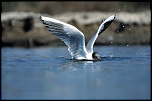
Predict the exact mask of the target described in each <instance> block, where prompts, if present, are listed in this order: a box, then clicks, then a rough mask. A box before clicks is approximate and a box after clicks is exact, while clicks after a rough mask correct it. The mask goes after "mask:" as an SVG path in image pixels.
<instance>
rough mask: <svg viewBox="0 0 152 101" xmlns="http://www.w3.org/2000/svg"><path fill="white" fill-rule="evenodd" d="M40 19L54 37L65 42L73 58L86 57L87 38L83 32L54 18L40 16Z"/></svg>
mask: <svg viewBox="0 0 152 101" xmlns="http://www.w3.org/2000/svg"><path fill="white" fill-rule="evenodd" d="M40 19H41V20H42V21H43V24H44V25H45V27H47V28H48V30H49V31H50V32H51V33H52V34H53V35H55V36H56V37H58V38H59V39H61V40H62V41H64V43H65V44H66V45H67V46H68V51H69V53H70V54H71V56H72V57H73V58H75V59H78V58H82V59H83V58H84V57H85V55H86V48H85V38H84V35H83V33H82V32H81V31H79V30H78V29H77V28H76V27H74V26H72V25H70V24H67V23H64V22H62V21H59V20H56V19H53V18H48V17H44V16H40Z"/></svg>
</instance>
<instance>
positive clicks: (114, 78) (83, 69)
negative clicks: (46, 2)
mask: <svg viewBox="0 0 152 101" xmlns="http://www.w3.org/2000/svg"><path fill="white" fill-rule="evenodd" d="M94 51H96V52H98V53H99V54H100V56H101V58H102V61H97V62H92V61H72V60H70V55H69V53H68V51H67V47H41V48H30V49H25V48H9V47H6V48H2V49H1V53H2V56H1V70H2V71H1V73H2V77H1V78H2V83H1V88H2V90H1V94H2V99H150V89H151V88H150V85H151V83H150V82H151V81H150V73H151V72H150V69H151V68H150V67H151V62H150V61H151V54H150V51H151V48H150V46H128V47H127V46H102V47H94Z"/></svg>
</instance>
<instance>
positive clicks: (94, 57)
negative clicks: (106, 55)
mask: <svg viewBox="0 0 152 101" xmlns="http://www.w3.org/2000/svg"><path fill="white" fill-rule="evenodd" d="M92 57H93V59H94V60H101V58H100V55H99V54H97V52H93V54H92Z"/></svg>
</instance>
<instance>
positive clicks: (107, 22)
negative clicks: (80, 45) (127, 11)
mask: <svg viewBox="0 0 152 101" xmlns="http://www.w3.org/2000/svg"><path fill="white" fill-rule="evenodd" d="M115 18H116V15H112V16H110V17H108V18H107V19H106V20H105V21H104V22H103V23H102V24H101V25H100V27H99V29H98V31H97V33H96V34H95V35H94V36H93V37H92V38H91V39H90V40H89V42H88V44H87V46H86V50H87V52H91V53H92V52H93V45H94V43H95V41H96V39H97V37H98V35H100V34H101V33H102V32H103V31H105V30H106V29H107V28H108V27H109V25H110V24H111V23H112V22H113V21H114V19H115Z"/></svg>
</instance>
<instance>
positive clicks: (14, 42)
mask: <svg viewBox="0 0 152 101" xmlns="http://www.w3.org/2000/svg"><path fill="white" fill-rule="evenodd" d="M40 15H41V16H42V15H43V16H48V17H52V18H55V19H58V20H61V21H63V22H66V23H69V24H72V25H73V26H75V27H77V28H78V29H79V30H80V31H82V32H83V33H84V35H85V41H86V43H87V42H88V40H89V39H90V38H91V37H92V36H93V35H94V34H95V33H96V31H97V30H98V27H99V26H100V24H101V23H102V22H103V20H104V19H106V18H107V17H109V16H111V15H116V19H115V21H114V22H113V23H112V24H111V25H110V26H109V28H108V29H106V30H105V31H104V32H103V33H102V34H101V35H100V36H99V37H98V39H97V40H96V42H95V45H137V44H138V45H150V38H151V29H150V28H151V11H142V12H136V13H133V12H67V13H63V14H56V15H53V16H50V15H47V14H40V13H33V12H5V13H1V24H2V47H4V46H11V47H16V46H18V47H38V46H62V45H64V43H63V42H62V41H61V40H59V39H57V38H56V37H55V36H54V35H52V34H51V33H50V32H49V31H48V30H47V29H46V28H45V27H44V25H43V24H42V22H41V21H40V20H39V16H40Z"/></svg>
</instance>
